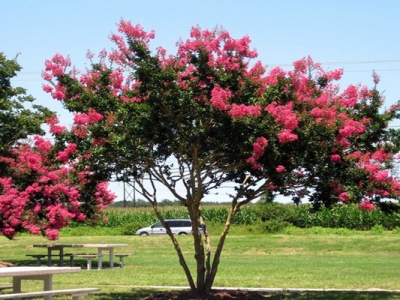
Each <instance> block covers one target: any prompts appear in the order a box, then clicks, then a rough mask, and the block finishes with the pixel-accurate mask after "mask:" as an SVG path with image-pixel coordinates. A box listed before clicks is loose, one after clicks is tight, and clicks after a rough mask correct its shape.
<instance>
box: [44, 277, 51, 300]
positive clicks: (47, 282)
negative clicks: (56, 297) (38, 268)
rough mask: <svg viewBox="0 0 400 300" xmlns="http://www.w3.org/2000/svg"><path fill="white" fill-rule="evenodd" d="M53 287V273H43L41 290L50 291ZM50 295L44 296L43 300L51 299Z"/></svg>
mask: <svg viewBox="0 0 400 300" xmlns="http://www.w3.org/2000/svg"><path fill="white" fill-rule="evenodd" d="M52 289H53V275H52V274H49V275H43V290H45V291H51V290H52ZM51 299H52V296H51V295H50V296H45V297H44V300H51Z"/></svg>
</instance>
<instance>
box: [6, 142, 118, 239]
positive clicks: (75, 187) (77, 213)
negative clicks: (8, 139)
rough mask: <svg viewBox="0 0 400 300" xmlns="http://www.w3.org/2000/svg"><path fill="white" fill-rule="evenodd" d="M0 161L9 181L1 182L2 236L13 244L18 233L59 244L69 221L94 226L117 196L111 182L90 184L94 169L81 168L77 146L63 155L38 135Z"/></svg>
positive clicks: (10, 151)
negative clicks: (113, 191)
mask: <svg viewBox="0 0 400 300" xmlns="http://www.w3.org/2000/svg"><path fill="white" fill-rule="evenodd" d="M9 153H10V155H9V156H7V157H4V156H3V157H0V162H2V163H3V164H5V165H7V167H8V170H9V172H8V173H9V175H8V176H2V177H0V213H1V221H0V234H2V235H5V236H6V237H8V238H9V239H12V238H13V237H14V236H15V234H17V233H18V232H29V233H32V234H42V235H45V236H46V237H47V238H48V239H50V240H56V239H57V238H58V235H59V231H60V229H62V228H63V227H66V226H68V225H69V224H70V222H71V221H75V222H90V220H96V219H98V218H99V217H100V215H101V213H102V212H103V210H104V209H105V208H106V207H107V205H109V204H110V203H111V202H112V201H113V199H114V198H115V196H114V195H113V194H112V193H110V192H109V191H108V190H107V185H108V183H107V182H95V181H94V180H92V172H91V171H90V169H86V170H84V169H79V167H77V166H78V165H79V160H80V159H81V158H80V157H79V156H76V155H75V154H76V145H75V144H72V143H71V144H68V145H67V147H65V149H64V150H63V151H54V148H53V145H52V144H51V143H50V142H49V141H48V140H45V139H44V138H42V137H40V136H35V138H34V144H33V145H32V146H31V145H28V144H21V145H18V146H15V147H14V148H11V149H10V150H9Z"/></svg>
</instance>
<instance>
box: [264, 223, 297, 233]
mask: <svg viewBox="0 0 400 300" xmlns="http://www.w3.org/2000/svg"><path fill="white" fill-rule="evenodd" d="M289 226H290V223H288V222H286V221H282V220H268V221H266V222H264V223H262V227H263V229H264V230H265V232H267V233H281V232H282V231H283V230H284V229H285V228H287V227H289Z"/></svg>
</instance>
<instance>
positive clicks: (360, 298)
mask: <svg viewBox="0 0 400 300" xmlns="http://www.w3.org/2000/svg"><path fill="white" fill-rule="evenodd" d="M270 296H271V297H273V295H272V294H270ZM275 296H279V297H280V298H277V299H279V300H289V299H290V300H292V299H295V300H306V299H307V300H309V299H313V300H389V299H400V293H398V292H382V291H365V292H359V291H354V292H348V291H346V292H336V291H335V292H331V291H330V292H300V293H284V294H275ZM267 299H268V298H267ZM272 299H273V298H272Z"/></svg>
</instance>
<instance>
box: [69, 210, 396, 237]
mask: <svg viewBox="0 0 400 300" xmlns="http://www.w3.org/2000/svg"><path fill="white" fill-rule="evenodd" d="M161 212H162V215H163V217H164V218H165V219H180V218H184V219H185V218H188V213H187V211H186V208H185V207H177V206H171V207H164V208H162V210H161ZM228 212H229V206H227V205H214V206H204V207H203V210H202V214H203V217H204V219H205V221H206V223H207V224H224V223H225V221H226V217H227V215H228ZM104 217H105V219H107V222H102V221H100V222H99V224H98V226H101V227H112V228H115V227H118V228H122V231H123V232H122V233H123V234H127V235H131V234H135V232H136V230H137V229H139V228H141V227H144V226H148V225H150V224H152V223H155V222H157V221H158V219H157V217H156V215H155V214H154V211H153V209H152V208H132V207H126V208H116V207H110V208H108V209H107V211H106V212H105V215H104ZM232 224H233V225H252V226H257V227H259V228H262V231H265V232H278V231H280V230H282V229H283V228H285V227H287V226H295V227H300V228H311V227H322V228H347V229H352V230H370V229H371V228H373V227H376V226H379V227H382V228H384V229H386V230H393V229H395V228H400V212H398V210H397V209H394V210H393V209H392V210H390V211H388V210H387V209H382V208H379V207H377V208H376V209H375V210H373V211H365V210H360V209H359V208H358V207H357V206H355V205H342V206H337V207H333V208H331V209H327V208H322V209H321V210H319V211H313V209H312V207H311V206H310V205H307V204H302V205H294V204H281V203H257V204H250V205H247V206H244V207H243V208H242V209H241V210H240V211H239V212H238V214H237V215H236V216H235V218H234V220H233V222H232ZM75 226H80V225H78V224H75Z"/></svg>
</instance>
